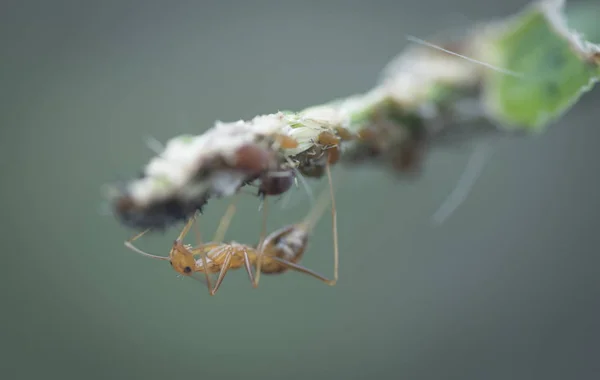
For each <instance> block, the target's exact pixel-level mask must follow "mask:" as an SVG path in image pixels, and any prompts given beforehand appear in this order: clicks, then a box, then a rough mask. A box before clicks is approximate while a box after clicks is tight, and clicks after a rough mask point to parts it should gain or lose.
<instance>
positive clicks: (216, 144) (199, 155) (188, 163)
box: [127, 112, 337, 206]
mask: <svg viewBox="0 0 600 380" xmlns="http://www.w3.org/2000/svg"><path fill="white" fill-rule="evenodd" d="M308 116H310V114H309V115H308ZM334 124H337V121H334V119H333V118H332V120H327V119H319V120H314V119H313V118H312V117H307V115H304V116H300V115H286V114H284V113H282V112H278V113H274V114H268V115H260V116H256V117H255V118H253V119H252V120H250V121H243V120H238V121H235V122H230V123H226V122H221V121H217V122H216V123H215V126H214V127H213V128H211V129H209V130H207V131H206V132H205V133H203V134H201V135H197V136H191V135H184V136H178V137H175V138H173V139H171V140H169V141H168V142H167V144H166V145H165V148H164V150H163V151H162V152H161V153H160V154H159V155H158V156H156V157H154V158H152V160H151V161H150V162H149V163H148V165H147V166H146V168H145V171H144V175H145V177H144V178H142V179H137V180H134V181H132V182H131V183H130V184H129V185H128V188H127V190H128V194H129V195H130V196H131V197H132V198H133V200H134V201H135V202H136V204H138V205H141V206H146V205H149V204H151V203H152V202H156V201H160V200H164V199H167V198H170V197H173V196H175V197H178V198H179V199H182V200H192V199H195V198H198V197H201V196H202V195H203V194H205V193H207V192H208V193H213V194H217V195H218V196H231V195H233V194H234V193H235V192H236V191H237V189H238V188H239V186H240V185H241V184H242V183H243V181H245V180H246V174H245V173H243V172H238V171H233V170H229V171H219V172H216V173H213V174H212V175H209V176H208V177H207V178H205V179H204V180H203V181H195V180H194V176H195V175H196V174H197V173H198V170H199V169H201V168H208V169H210V165H211V163H212V162H214V161H213V160H214V159H215V158H216V157H220V158H222V159H224V160H225V161H226V162H230V163H232V164H234V162H233V160H234V158H235V153H236V151H237V150H238V149H239V148H241V147H242V146H244V145H247V144H251V143H261V142H262V141H266V138H268V137H272V136H274V135H276V134H279V135H284V136H288V137H291V138H293V139H295V140H296V141H297V142H298V147H296V148H293V149H287V150H282V151H281V152H282V154H284V155H286V156H293V155H296V154H298V153H301V152H303V151H305V150H307V149H309V148H311V147H312V146H313V145H314V143H315V140H316V138H317V136H318V135H319V133H321V132H322V131H324V130H329V129H330V128H331V126H332V125H334ZM272 148H273V149H276V150H277V149H278V147H277V146H272Z"/></svg>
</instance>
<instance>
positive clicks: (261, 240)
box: [252, 198, 269, 288]
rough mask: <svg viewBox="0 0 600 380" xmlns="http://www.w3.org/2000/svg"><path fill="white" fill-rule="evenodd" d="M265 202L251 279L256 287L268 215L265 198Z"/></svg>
mask: <svg viewBox="0 0 600 380" xmlns="http://www.w3.org/2000/svg"><path fill="white" fill-rule="evenodd" d="M264 202H265V204H264V208H263V218H262V227H261V231H260V241H259V242H258V246H257V247H258V254H257V255H256V277H255V278H254V280H253V281H252V286H253V287H254V288H258V281H259V280H260V271H261V268H262V258H263V251H264V247H263V245H264V243H265V237H266V235H267V217H268V215H269V213H268V212H267V200H266V198H265V200H264Z"/></svg>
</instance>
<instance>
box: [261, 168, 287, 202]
mask: <svg viewBox="0 0 600 380" xmlns="http://www.w3.org/2000/svg"><path fill="white" fill-rule="evenodd" d="M295 179H296V172H295V171H294V170H293V169H287V170H280V171H275V172H267V173H264V174H263V175H262V176H261V177H260V185H259V186H258V195H259V196H260V197H263V198H264V197H265V196H267V195H270V196H272V195H281V194H283V193H285V192H286V191H288V190H289V189H290V188H291V187H292V185H293V184H294V181H295Z"/></svg>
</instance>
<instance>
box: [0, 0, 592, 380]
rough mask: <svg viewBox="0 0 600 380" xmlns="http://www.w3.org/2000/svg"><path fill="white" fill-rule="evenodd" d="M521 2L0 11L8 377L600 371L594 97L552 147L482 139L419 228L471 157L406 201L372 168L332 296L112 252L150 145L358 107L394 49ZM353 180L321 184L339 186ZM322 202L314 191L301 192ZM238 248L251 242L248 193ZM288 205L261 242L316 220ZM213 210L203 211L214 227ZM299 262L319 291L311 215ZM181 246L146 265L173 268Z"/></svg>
mask: <svg viewBox="0 0 600 380" xmlns="http://www.w3.org/2000/svg"><path fill="white" fill-rule="evenodd" d="M524 4H525V2H524V1H512V0H511V1H502V2H492V1H476V0H451V1H441V0H419V1H417V0H403V1H398V0H396V1H392V0H388V1H384V0H373V1H362V2H361V1H312V2H311V1H304V2H298V1H297V2H281V1H255V2H249V1H248V2H247V1H237V2H233V1H218V2H217V1H214V2H209V1H205V2H199V1H169V2H167V1H141V0H124V1H115V0H106V1H96V2H92V1H67V0H57V1H53V2H50V1H47V2H42V1H12V2H11V1H5V2H3V4H2V6H1V8H2V11H1V12H0V38H1V40H2V59H1V61H0V68H1V70H0V75H1V82H0V83H2V91H0V97H1V98H0V100H1V102H0V108H1V110H0V111H1V112H0V118H1V120H2V128H1V132H0V133H1V134H0V145H1V149H0V159H1V162H2V164H1V166H0V167H1V169H2V188H1V192H2V193H1V194H2V197H1V198H0V199H1V200H2V214H3V215H2V216H3V218H2V224H3V227H2V229H1V230H0V231H1V232H0V238H1V240H2V249H3V251H4V253H3V258H4V260H3V263H2V266H1V268H2V272H3V273H2V281H3V284H2V293H3V294H2V296H3V297H2V304H1V307H2V309H1V312H0V316H1V318H2V336H1V338H0V339H1V340H0V342H1V345H0V348H1V350H2V352H1V355H0V358H2V359H0V361H1V362H2V365H1V366H0V370H1V377H2V378H3V379H35V378H45V379H54V378H56V379H108V378H111V379H131V378H144V379H164V378H184V377H193V378H207V377H208V378H213V379H229V378H231V379H235V378H244V379H263V380H269V379H282V378H284V379H287V380H292V379H305V378H312V379H347V380H350V379H364V378H368V377H372V376H378V378H390V379H396V378H398V379H400V378H402V379H486V380H491V379H566V378H569V379H575V378H586V379H589V378H593V377H595V376H596V375H597V373H598V371H599V370H600V361H598V351H597V347H598V341H599V338H600V327H598V320H599V318H600V279H599V277H598V267H599V264H600V256H599V255H598V245H599V243H600V234H598V232H597V227H598V223H597V220H598V219H597V214H598V211H599V210H600V208H599V206H600V204H599V203H598V196H597V194H598V191H599V190H600V182H599V180H598V175H597V172H598V169H599V165H598V160H597V157H598V153H597V149H598V148H597V146H598V145H597V144H598V140H599V139H600V130H599V129H598V117H599V116H600V109H599V108H598V107H597V104H598V103H597V101H598V95H597V93H592V94H590V95H588V96H587V97H585V98H584V99H583V100H582V101H581V102H580V103H579V104H577V106H576V107H575V108H574V109H573V110H572V111H570V112H569V113H568V114H566V115H565V117H564V118H563V119H562V120H561V122H560V123H558V125H556V126H554V127H553V128H552V129H551V130H550V131H549V132H548V133H546V134H544V135H543V136H540V137H537V138H520V139H500V138H498V139H495V142H494V146H495V154H494V156H493V158H492V160H491V161H490V163H489V165H487V167H486V169H485V171H484V172H483V175H482V177H481V178H480V180H479V181H478V182H477V185H476V187H475V189H474V191H473V193H472V194H471V195H470V197H469V198H468V200H467V201H466V202H465V203H464V204H463V206H462V207H461V208H459V209H458V211H457V212H456V213H455V214H454V215H453V216H452V218H451V219H450V220H449V221H448V222H447V223H446V224H444V225H442V226H439V227H434V226H432V224H431V215H432V214H433V213H434V212H435V210H436V208H437V206H438V205H439V204H440V203H441V202H442V200H443V199H444V198H445V197H446V196H447V194H448V193H449V192H450V191H451V190H452V188H453V186H454V184H455V182H456V180H457V178H458V176H459V175H460V173H461V171H462V170H463V168H464V165H465V163H466V160H467V158H468V155H469V152H470V151H471V149H472V147H473V144H472V143H471V144H457V145H455V146H449V147H445V148H443V149H440V150H438V151H435V152H433V153H432V154H431V155H430V156H429V157H428V160H427V163H426V171H425V173H424V175H423V176H422V178H420V179H419V180H418V181H408V180H398V179H396V178H394V177H393V176H392V175H390V173H388V172H386V171H383V170H379V169H378V168H376V167H371V166H369V167H367V166H365V167H362V168H359V169H356V170H353V171H352V173H353V174H352V175H349V176H345V180H344V181H343V183H341V184H340V186H342V187H341V188H340V189H338V207H339V210H338V217H339V233H340V239H341V241H340V244H341V276H340V281H339V283H338V286H336V287H333V288H331V287H328V286H326V285H324V284H322V283H320V282H318V281H316V280H314V279H312V278H309V277H307V276H303V275H301V274H297V273H289V274H285V275H282V276H269V277H266V276H265V277H263V278H262V280H261V286H260V288H259V289H252V287H251V286H250V284H249V282H248V279H247V276H246V274H245V273H244V272H243V271H237V272H231V273H230V274H229V275H228V276H227V278H226V280H225V282H224V284H223V286H222V288H221V290H220V292H219V293H218V294H217V296H216V297H210V296H209V295H208V294H207V292H206V289H205V288H203V287H202V285H201V284H199V283H198V282H195V281H192V280H190V279H185V280H178V279H177V277H176V274H175V272H174V271H172V270H171V269H170V268H169V265H168V264H167V263H165V262H161V261H153V260H150V259H146V258H144V257H141V256H139V255H136V254H134V253H131V252H130V251H128V250H126V248H125V247H124V246H123V241H124V240H125V239H126V238H128V237H129V236H130V235H131V234H132V231H131V230H127V229H125V228H123V227H122V226H120V225H119V223H118V222H117V221H116V220H115V219H114V218H113V217H112V216H111V215H106V212H105V211H106V204H105V203H103V199H102V194H101V186H102V185H103V184H105V183H112V182H113V181H115V180H118V179H126V178H129V177H132V176H135V175H136V174H137V173H138V171H139V170H140V169H141V168H142V166H143V165H144V164H145V163H146V162H147V160H148V159H149V158H150V157H151V156H152V154H153V153H152V152H151V151H150V150H149V149H148V148H147V147H146V146H145V144H144V138H146V137H147V136H153V137H155V138H157V139H158V140H160V141H166V140H167V139H168V138H170V137H173V136H175V135H177V134H181V133H199V132H201V131H202V130H204V129H206V128H208V127H210V126H211V125H212V124H213V122H214V121H215V119H221V120H224V121H233V120H237V119H240V118H244V119H247V118H251V117H253V116H254V115H256V114H260V113H269V112H274V111H277V110H279V109H296V110H299V109H302V108H303V107H306V106H310V105H313V104H319V103H322V102H325V101H328V100H331V99H333V98H336V97H340V96H346V95H350V94H352V93H355V92H361V91H364V90H367V89H368V88H370V86H372V85H373V84H374V83H375V81H376V80H377V77H378V73H379V71H380V70H381V69H382V68H383V67H384V65H385V64H386V63H387V62H388V61H389V60H390V59H391V58H392V57H393V56H394V55H395V54H397V53H398V52H399V51H400V50H401V49H402V48H403V47H405V46H406V45H407V42H406V40H405V38H404V36H405V35H406V34H412V35H417V36H421V37H428V36H431V35H432V34H433V35H435V34H437V35H439V34H442V35H443V34H444V32H445V31H449V30H457V29H458V30H461V28H463V27H467V26H468V25H469V23H470V22H473V21H478V20H485V19H489V18H496V17H503V16H506V15H509V14H511V13H513V12H515V11H517V10H518V9H519V8H520V7H521V6H523V5H524ZM344 171H345V169H344V168H336V170H335V171H334V175H336V176H339V175H340V174H341V173H342V172H344ZM311 185H312V186H313V187H314V188H315V191H318V189H319V188H322V186H323V185H325V183H324V181H323V182H321V183H315V182H311ZM240 200H241V201H242V204H241V207H240V211H239V213H238V215H237V218H236V219H234V222H233V225H232V228H231V229H230V231H229V233H228V235H227V236H228V238H229V239H235V240H237V241H240V242H247V243H252V244H253V243H255V242H256V240H257V238H258V233H259V223H260V214H259V212H258V210H257V207H258V201H257V199H254V198H252V197H242V198H241V199H240ZM308 205H309V203H308V199H307V197H306V195H305V194H304V193H303V192H302V191H300V190H298V191H296V192H295V193H294V196H293V197H292V200H291V203H290V205H289V206H288V208H285V209H282V208H281V204H277V205H273V204H272V207H271V211H272V212H271V217H270V220H269V227H270V229H273V228H276V227H279V226H282V225H284V224H287V223H291V222H294V221H296V220H298V219H299V218H300V217H302V216H303V215H304V214H305V212H306V209H307V207H308ZM225 207H226V202H224V201H215V202H212V203H210V204H209V206H208V207H207V209H206V213H205V216H204V217H203V218H202V221H201V223H202V224H201V225H202V230H203V232H204V234H205V236H210V234H212V233H213V232H214V229H215V228H216V225H217V222H218V219H219V217H220V215H221V214H222V213H223V212H224V210H225ZM319 227H320V230H319V232H318V233H316V235H315V237H314V238H313V240H312V241H311V247H310V250H309V251H308V252H307V255H306V257H305V260H304V264H305V265H306V266H308V267H310V268H314V269H316V270H318V271H319V272H321V273H323V274H326V275H331V268H332V253H331V247H332V246H331V228H330V224H329V220H328V219H327V218H324V219H323V220H322V222H321V224H320V225H319ZM177 232H178V231H177V229H172V230H169V231H167V232H166V233H165V234H162V235H161V234H157V235H153V236H151V237H149V238H147V239H144V240H143V241H142V242H141V243H140V245H141V246H142V247H143V248H144V249H146V250H150V251H152V252H153V253H157V254H165V255H166V254H167V252H168V249H169V247H170V244H171V242H172V240H173V238H174V236H176V234H177Z"/></svg>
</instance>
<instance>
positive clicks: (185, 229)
mask: <svg viewBox="0 0 600 380" xmlns="http://www.w3.org/2000/svg"><path fill="white" fill-rule="evenodd" d="M195 222H196V215H194V216H192V217H191V218H189V219H188V221H187V223H186V224H185V226H183V229H182V230H181V233H180V234H179V236H177V239H176V240H175V242H176V243H183V239H184V238H185V236H186V235H187V234H188V232H190V229H191V228H192V225H193V224H194V223H195Z"/></svg>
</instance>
